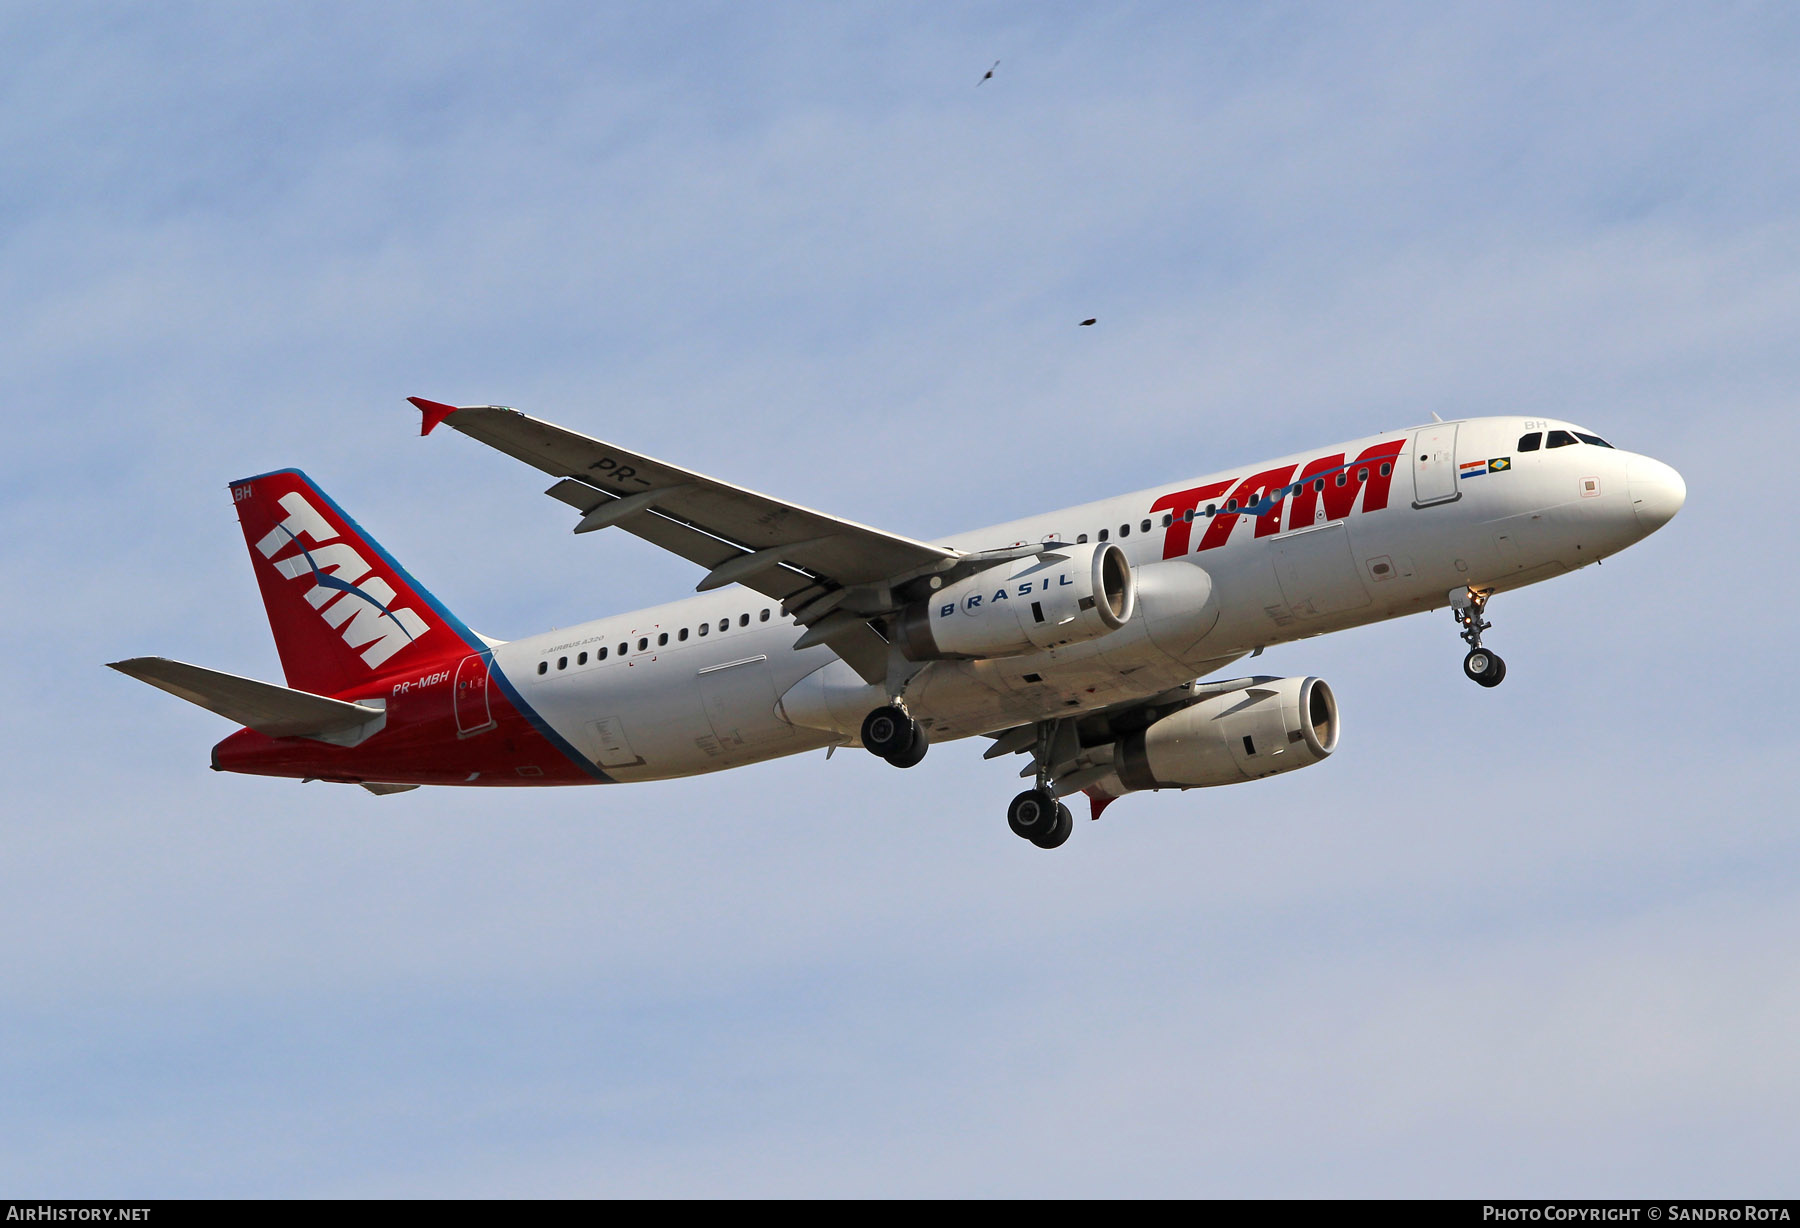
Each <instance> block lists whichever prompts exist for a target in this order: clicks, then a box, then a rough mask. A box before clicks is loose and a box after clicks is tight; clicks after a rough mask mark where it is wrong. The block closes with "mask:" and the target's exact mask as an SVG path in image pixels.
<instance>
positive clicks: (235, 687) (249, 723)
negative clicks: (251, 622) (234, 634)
mask: <svg viewBox="0 0 1800 1228" xmlns="http://www.w3.org/2000/svg"><path fill="white" fill-rule="evenodd" d="M108 665H109V667H110V668H112V669H116V670H118V671H119V672H120V673H121V674H127V675H129V676H131V677H133V678H136V679H137V680H138V681H139V682H148V683H149V684H150V685H151V686H153V687H156V688H158V689H159V690H164V691H167V692H168V693H169V694H171V695H175V696H178V697H179V698H181V699H185V700H187V701H188V702H189V703H191V704H198V705H200V706H201V707H202V708H205V709H206V710H207V711H208V712H217V713H218V714H219V715H220V716H222V717H225V718H226V719H227V720H233V721H236V722H237V723H238V724H240V725H243V726H246V727H247V728H250V729H254V730H256V732H258V733H261V734H266V735H268V736H269V737H271V738H316V739H317V740H319V741H321V742H334V743H337V744H339V745H342V746H354V745H355V744H356V743H358V742H360V741H362V740H363V739H364V738H366V737H368V736H369V735H370V734H373V733H374V732H375V731H376V730H377V729H379V728H380V727H381V725H382V723H384V722H385V721H386V719H387V713H386V712H385V710H384V709H383V708H377V707H371V706H369V705H366V704H353V703H346V702H344V701H343V700H341V699H328V698H326V697H325V696H323V695H314V694H312V693H311V692H309V691H296V690H293V689H291V688H289V687H284V686H276V685H275V684H274V683H272V682H258V681H257V680H256V679H254V678H240V677H238V676H237V675H236V674H227V673H222V672H220V671H219V670H216V669H204V668H202V667H201V666H198V665H189V664H187V663H186V662H183V661H171V660H170V659H169V658H167V657H133V658H131V659H130V660H128V661H112V662H108Z"/></svg>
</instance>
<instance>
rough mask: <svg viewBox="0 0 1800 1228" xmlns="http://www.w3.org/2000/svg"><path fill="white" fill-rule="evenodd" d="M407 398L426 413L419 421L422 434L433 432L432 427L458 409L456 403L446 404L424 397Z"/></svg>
mask: <svg viewBox="0 0 1800 1228" xmlns="http://www.w3.org/2000/svg"><path fill="white" fill-rule="evenodd" d="M406 399H407V400H409V401H411V402H412V403H413V404H414V405H416V406H418V407H419V412H420V413H422V414H424V415H425V417H424V420H423V421H421V422H420V423H419V434H421V435H429V434H431V428H432V427H434V426H436V425H437V424H438V423H440V422H442V421H443V420H444V419H445V418H448V417H449V416H450V415H451V414H453V413H455V412H456V410H457V406H455V405H445V404H443V403H442V402H439V401H427V400H426V399H425V398H424V397H407V398H406Z"/></svg>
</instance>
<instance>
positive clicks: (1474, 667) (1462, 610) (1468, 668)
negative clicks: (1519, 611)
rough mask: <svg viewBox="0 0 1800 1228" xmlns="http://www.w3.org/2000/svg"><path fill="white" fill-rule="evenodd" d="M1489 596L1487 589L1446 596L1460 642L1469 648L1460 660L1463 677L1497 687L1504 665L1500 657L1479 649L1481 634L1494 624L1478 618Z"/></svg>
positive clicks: (1502, 676)
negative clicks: (1458, 631) (1460, 635)
mask: <svg viewBox="0 0 1800 1228" xmlns="http://www.w3.org/2000/svg"><path fill="white" fill-rule="evenodd" d="M1493 595H1494V590H1493V589H1491V588H1490V589H1474V588H1459V589H1455V590H1452V592H1451V593H1450V613H1451V614H1452V615H1454V616H1455V618H1456V623H1457V625H1458V626H1459V627H1461V628H1462V639H1463V643H1465V644H1467V645H1468V646H1469V654H1468V655H1467V656H1465V657H1464V658H1463V674H1464V676H1466V677H1467V678H1468V679H1469V680H1470V681H1471V682H1477V683H1480V684H1481V685H1482V686H1486V687H1496V686H1499V685H1500V684H1501V683H1502V682H1503V681H1505V679H1506V662H1505V661H1502V660H1501V659H1500V654H1499V653H1497V652H1490V651H1488V650H1487V649H1485V648H1483V647H1482V646H1481V633H1482V632H1483V631H1486V630H1489V629H1490V628H1491V627H1492V626H1493V625H1494V624H1492V623H1490V622H1488V621H1487V619H1485V618H1483V617H1482V614H1483V613H1484V612H1485V611H1486V610H1487V603H1488V598H1489V597H1492V596H1493Z"/></svg>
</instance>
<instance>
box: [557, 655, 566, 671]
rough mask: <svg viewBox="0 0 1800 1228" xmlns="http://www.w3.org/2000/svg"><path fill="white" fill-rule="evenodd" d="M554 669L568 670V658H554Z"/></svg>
mask: <svg viewBox="0 0 1800 1228" xmlns="http://www.w3.org/2000/svg"><path fill="white" fill-rule="evenodd" d="M556 668H557V669H568V668H569V658H567V657H558V658H556Z"/></svg>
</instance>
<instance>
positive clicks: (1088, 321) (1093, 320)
mask: <svg viewBox="0 0 1800 1228" xmlns="http://www.w3.org/2000/svg"><path fill="white" fill-rule="evenodd" d="M1099 322H1100V320H1099V317H1098V316H1089V317H1088V318H1087V319H1085V320H1083V321H1082V322H1081V323H1080V324H1078V325H1076V327H1077V328H1086V327H1087V326H1088V325H1090V324H1098V323H1099Z"/></svg>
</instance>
